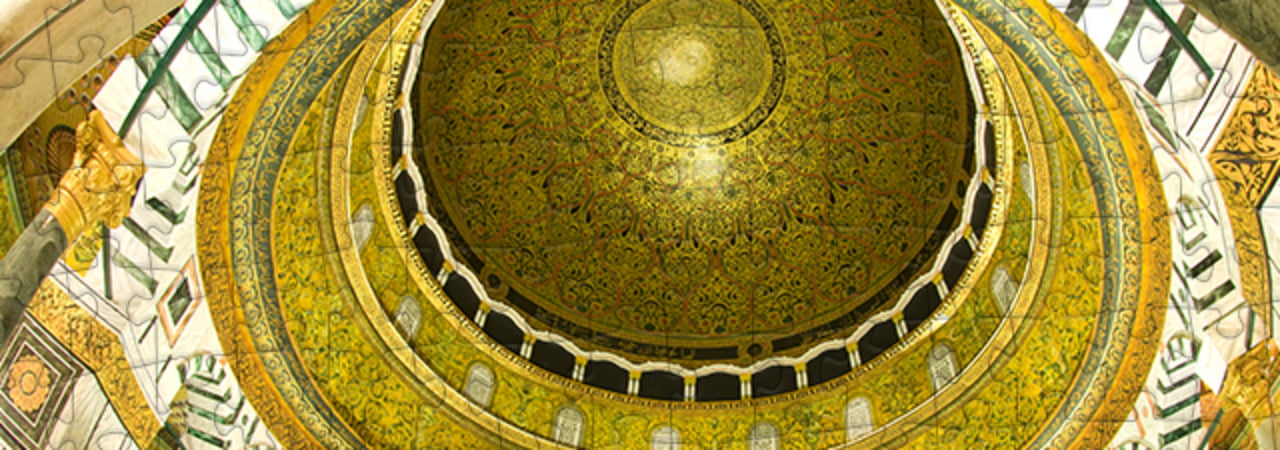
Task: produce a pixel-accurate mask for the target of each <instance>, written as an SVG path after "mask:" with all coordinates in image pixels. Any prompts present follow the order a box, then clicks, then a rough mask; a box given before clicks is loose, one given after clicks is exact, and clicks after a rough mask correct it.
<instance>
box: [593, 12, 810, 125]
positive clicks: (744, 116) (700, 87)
mask: <svg viewBox="0 0 1280 450" xmlns="http://www.w3.org/2000/svg"><path fill="white" fill-rule="evenodd" d="M599 65H600V83H601V87H602V89H603V91H604V93H605V96H606V97H608V99H609V103H610V104H611V105H612V106H613V108H614V110H616V111H617V113H618V116H619V117H621V118H622V119H623V120H625V121H627V123H630V124H631V126H633V127H635V129H636V130H637V131H640V132H641V133H644V134H645V135H646V136H649V137H650V138H653V139H657V140H659V141H662V142H665V143H668V144H671V145H677V146H683V147H699V146H708V145H719V144H724V143H726V142H732V141H734V140H737V139H739V138H742V137H743V136H745V135H746V134H747V133H750V132H751V131H752V130H754V129H755V128H756V127H758V126H759V125H760V124H761V123H762V122H764V120H765V118H766V117H768V115H769V113H770V112H771V111H772V110H773V108H774V106H776V105H777V103H778V99H779V97H781V96H782V89H783V86H784V84H785V79H786V70H785V69H786V56H785V51H784V50H783V45H782V38H781V37H780V36H779V34H778V30H777V28H776V27H774V25H773V23H772V21H771V20H770V19H769V16H768V15H767V14H765V12H764V11H763V10H762V9H761V8H760V5H758V4H756V2H755V1H753V0H734V1H728V0H708V1H695V0H656V1H630V2H627V3H626V5H625V6H623V7H622V8H619V9H618V11H617V13H615V14H614V15H613V17H612V18H611V19H610V20H609V23H608V24H606V25H605V29H604V35H603V37H602V38H601V39H600V53H599ZM747 67H749V68H751V70H734V69H735V68H747Z"/></svg>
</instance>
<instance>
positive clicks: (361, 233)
mask: <svg viewBox="0 0 1280 450" xmlns="http://www.w3.org/2000/svg"><path fill="white" fill-rule="evenodd" d="M351 235H352V236H351V237H352V238H354V239H355V244H356V250H357V251H359V250H361V249H364V244H365V243H367V242H369V236H371V235H373V209H372V208H370V207H369V204H368V203H365V204H364V205H362V206H360V211H357V212H356V215H355V217H352V218H351Z"/></svg>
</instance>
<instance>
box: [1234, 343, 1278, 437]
mask: <svg viewBox="0 0 1280 450" xmlns="http://www.w3.org/2000/svg"><path fill="white" fill-rule="evenodd" d="M1273 345H1274V344H1271V341H1268V342H1265V343H1262V344H1260V345H1258V346H1256V347H1254V348H1252V349H1250V350H1249V351H1248V352H1246V353H1245V354H1243V355H1240V356H1239V357H1237V358H1236V359H1235V360H1234V361H1231V365H1230V366H1229V367H1228V368H1227V377H1226V379H1225V380H1223V382H1222V391H1221V392H1220V393H1219V398H1221V399H1222V400H1223V401H1224V403H1226V404H1227V405H1229V406H1231V407H1235V408H1240V411H1241V412H1243V413H1244V417H1245V418H1246V419H1248V420H1249V421H1250V422H1255V421H1258V420H1261V419H1265V418H1271V417H1275V410H1274V405H1275V400H1274V399H1273V398H1272V395H1271V392H1272V386H1274V385H1275V383H1276V380H1277V379H1280V358H1277V356H1276V349H1275V348H1274V347H1273Z"/></svg>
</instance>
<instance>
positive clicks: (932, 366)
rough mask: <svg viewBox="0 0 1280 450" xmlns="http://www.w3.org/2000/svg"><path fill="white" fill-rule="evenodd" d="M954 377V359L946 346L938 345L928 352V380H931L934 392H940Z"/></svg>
mask: <svg viewBox="0 0 1280 450" xmlns="http://www.w3.org/2000/svg"><path fill="white" fill-rule="evenodd" d="M955 377H956V358H955V355H953V354H952V353H951V347H948V346H947V344H938V345H936V346H934V347H933V351H931V352H929V378H932V379H933V390H934V392H937V391H940V390H942V388H943V387H944V386H946V385H947V384H949V383H951V380H952V379H953V378H955Z"/></svg>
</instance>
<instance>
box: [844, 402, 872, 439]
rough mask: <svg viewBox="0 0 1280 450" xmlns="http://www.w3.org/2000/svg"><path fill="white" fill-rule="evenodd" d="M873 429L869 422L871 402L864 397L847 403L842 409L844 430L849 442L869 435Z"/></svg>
mask: <svg viewBox="0 0 1280 450" xmlns="http://www.w3.org/2000/svg"><path fill="white" fill-rule="evenodd" d="M873 429H875V424H874V423H872V422H871V402H870V401H868V400H867V399H866V398H865V397H858V398H855V399H853V400H850V401H849V404H848V405H847V406H845V407H844V430H845V434H846V437H847V438H848V439H849V441H850V442H852V441H854V440H856V439H858V438H859V437H862V436H863V435H866V434H867V433H870V432H871V430H873Z"/></svg>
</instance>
